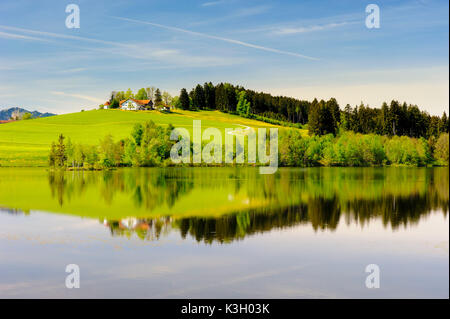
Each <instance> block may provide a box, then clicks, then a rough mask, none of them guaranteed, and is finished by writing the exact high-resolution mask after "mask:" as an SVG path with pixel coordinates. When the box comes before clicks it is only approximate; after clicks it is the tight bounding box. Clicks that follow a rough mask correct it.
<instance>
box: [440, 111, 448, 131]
mask: <svg viewBox="0 0 450 319" xmlns="http://www.w3.org/2000/svg"><path fill="white" fill-rule="evenodd" d="M439 126H440V127H439V129H440V132H441V133H448V118H447V114H446V113H445V112H444V114H442V118H441V123H440V125H439Z"/></svg>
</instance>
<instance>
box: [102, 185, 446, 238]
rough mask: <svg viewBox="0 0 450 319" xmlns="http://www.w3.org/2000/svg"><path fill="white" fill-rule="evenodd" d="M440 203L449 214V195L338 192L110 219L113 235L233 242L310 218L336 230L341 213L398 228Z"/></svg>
mask: <svg viewBox="0 0 450 319" xmlns="http://www.w3.org/2000/svg"><path fill="white" fill-rule="evenodd" d="M439 209H441V210H442V211H443V212H444V214H447V212H448V201H445V200H444V201H442V200H441V199H440V198H439V197H433V198H430V197H428V196H426V195H418V194H414V195H412V196H409V197H404V196H397V197H394V196H386V197H383V198H382V199H377V200H371V199H360V200H355V201H352V202H347V203H340V202H339V199H338V197H334V198H332V199H325V198H320V197H319V198H310V199H309V200H308V202H307V203H306V204H299V205H296V206H288V207H283V208H267V207H266V208H259V209H252V210H248V211H243V212H239V213H234V214H228V215H225V216H221V217H217V218H214V217H188V218H179V219H173V220H172V219H170V218H169V217H165V218H163V219H161V218H159V219H139V222H138V223H136V227H131V228H130V227H127V228H126V230H123V229H125V228H124V227H123V226H122V230H121V231H117V230H113V228H116V229H117V228H120V227H119V226H120V223H121V222H118V221H116V222H108V224H109V225H110V228H111V233H112V234H113V235H121V236H123V235H127V236H128V237H129V236H131V235H132V233H133V232H135V233H136V234H137V235H138V237H140V238H142V239H147V240H154V239H159V238H160V236H161V234H162V233H168V232H169V231H170V230H178V231H179V233H180V235H181V237H182V238H183V239H184V238H186V237H187V236H188V235H189V236H191V237H192V238H194V239H195V240H196V241H198V242H205V243H212V242H219V243H229V242H232V241H234V240H240V239H243V238H244V237H246V236H250V235H253V234H257V233H263V232H267V231H270V230H273V229H282V228H287V227H293V226H296V225H300V224H308V223H310V224H311V226H312V227H313V229H314V230H315V231H319V230H331V231H333V230H335V229H337V227H338V225H339V222H340V219H341V218H344V221H346V223H347V224H349V225H350V224H352V223H355V222H357V223H359V224H360V225H366V224H368V223H369V222H370V221H371V220H378V219H381V221H382V223H383V225H384V226H385V227H388V226H390V227H391V228H392V229H397V228H398V227H401V226H404V227H406V226H410V225H414V224H417V223H418V222H419V220H420V218H421V217H423V216H426V215H428V214H429V213H430V212H431V211H433V210H439ZM161 220H163V221H164V226H165V227H161V226H158V225H161ZM111 225H114V227H112V226H111ZM142 225H145V227H143V226H142ZM162 230H163V231H164V232H162Z"/></svg>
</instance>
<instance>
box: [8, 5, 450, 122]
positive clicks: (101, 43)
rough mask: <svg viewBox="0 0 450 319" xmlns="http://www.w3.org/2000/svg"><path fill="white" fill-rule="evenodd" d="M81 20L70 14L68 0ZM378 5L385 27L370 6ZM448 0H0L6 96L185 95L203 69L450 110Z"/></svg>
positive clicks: (37, 101)
mask: <svg viewBox="0 0 450 319" xmlns="http://www.w3.org/2000/svg"><path fill="white" fill-rule="evenodd" d="M70 3H75V4H77V5H79V8H80V28H79V29H68V28H66V26H65V20H66V17H67V15H68V14H67V13H66V12H65V8H66V6H67V5H68V4H70ZM369 3H375V4H377V5H378V6H379V7H380V14H381V22H380V28H379V29H368V28H366V26H365V18H366V15H367V14H366V12H365V8H366V6H367V5H368V4H369ZM448 10H449V3H448V1H447V0H442V1H441V0H420V1H419V0H407V1H406V0H405V1H394V0H392V1H374V0H370V1H358V0H351V1H350V0H340V1H317V0H316V1H309V0H306V1H298V0H297V1H270V0H269V1H266V0H258V1H257V0H241V1H239V0H206V1H173V0H154V1H151V0H145V1H144V0H139V1H122V0H121V1H113V0H109V1H92V0H89V1H88V0H86V1H75V0H68V1H61V0H54V1H50V0H40V1H33V0H2V1H1V2H0V108H5V107H9V106H21V107H27V108H29V109H36V108H37V109H39V110H41V111H51V112H57V113H67V112H75V111H79V110H80V109H90V108H94V107H96V106H98V104H100V103H102V102H104V101H105V100H106V99H107V98H108V96H109V94H110V92H111V91H112V90H126V89H127V88H131V89H133V90H135V91H136V90H137V89H138V88H141V87H147V86H156V87H159V88H161V89H162V90H166V91H169V92H170V93H171V94H173V95H177V94H178V92H179V89H180V88H182V87H186V88H188V89H190V88H191V87H193V86H194V85H195V84H196V83H203V82H205V81H212V82H213V83H217V82H222V81H223V82H231V83H234V84H239V85H243V86H245V87H247V88H251V89H254V90H257V91H265V92H270V93H273V94H280V95H287V96H293V97H297V98H301V99H308V100H311V99H312V98H314V97H318V98H324V99H328V98H330V97H336V98H337V99H338V102H339V104H340V105H341V106H342V107H343V106H345V104H347V103H349V104H351V105H355V104H359V103H360V102H361V101H363V102H364V103H366V104H369V105H370V106H376V107H379V106H380V105H381V102H382V101H384V100H388V101H390V100H391V99H393V98H395V99H398V100H400V101H406V102H408V103H413V104H417V105H419V106H420V107H421V108H423V109H426V110H428V111H429V112H430V113H432V114H439V115H440V114H442V112H443V111H447V113H448V107H449V106H448V100H449V90H448V85H449V80H448V78H449V51H448V45H449V34H448V30H449V16H448Z"/></svg>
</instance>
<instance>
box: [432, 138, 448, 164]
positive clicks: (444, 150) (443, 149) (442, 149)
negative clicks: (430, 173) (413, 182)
mask: <svg viewBox="0 0 450 319" xmlns="http://www.w3.org/2000/svg"><path fill="white" fill-rule="evenodd" d="M434 157H435V158H436V159H437V160H439V161H441V162H442V164H447V165H448V158H449V135H448V133H443V134H441V136H439V138H438V140H437V142H436V145H435V148H434Z"/></svg>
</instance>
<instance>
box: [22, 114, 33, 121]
mask: <svg viewBox="0 0 450 319" xmlns="http://www.w3.org/2000/svg"><path fill="white" fill-rule="evenodd" d="M31 117H32V116H31V113H29V112H26V113H24V114H23V115H22V120H31Z"/></svg>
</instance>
